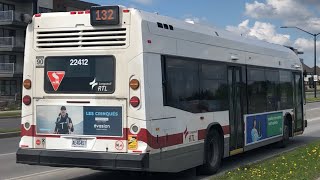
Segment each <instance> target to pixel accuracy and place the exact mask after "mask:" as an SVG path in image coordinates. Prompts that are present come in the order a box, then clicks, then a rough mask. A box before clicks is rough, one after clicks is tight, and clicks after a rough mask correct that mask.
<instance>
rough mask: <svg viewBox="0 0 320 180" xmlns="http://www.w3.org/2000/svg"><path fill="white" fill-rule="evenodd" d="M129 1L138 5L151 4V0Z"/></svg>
mask: <svg viewBox="0 0 320 180" xmlns="http://www.w3.org/2000/svg"><path fill="white" fill-rule="evenodd" d="M131 1H133V2H136V3H139V4H143V5H150V4H152V2H153V0H131Z"/></svg>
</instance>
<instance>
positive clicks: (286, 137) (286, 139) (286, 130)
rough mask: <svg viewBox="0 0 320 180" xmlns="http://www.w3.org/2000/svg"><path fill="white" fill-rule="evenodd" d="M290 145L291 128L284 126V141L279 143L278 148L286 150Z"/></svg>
mask: <svg viewBox="0 0 320 180" xmlns="http://www.w3.org/2000/svg"><path fill="white" fill-rule="evenodd" d="M288 143H289V126H288V125H287V124H285V125H284V129H283V137H282V140H281V141H280V142H279V143H278V147H280V148H285V147H287V145H288Z"/></svg>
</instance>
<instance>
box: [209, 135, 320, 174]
mask: <svg viewBox="0 0 320 180" xmlns="http://www.w3.org/2000/svg"><path fill="white" fill-rule="evenodd" d="M319 176H320V141H317V142H314V143H312V144H309V145H307V146H303V147H300V148H298V149H296V150H294V151H291V152H288V153H283V154H281V155H278V156H276V157H274V158H272V159H269V160H266V161H264V162H260V163H256V164H252V165H247V166H242V167H239V168H238V169H235V170H232V171H228V172H226V173H225V174H224V175H222V176H218V177H213V178H212V179H211V180H218V179H219V180H224V179H226V180H227V179H228V180H229V179H231V180H232V179H244V180H248V179H255V180H256V179H257V180H259V179H261V180H265V179H268V180H276V179H288V180H289V179H295V180H296V179H297V180H300V179H301V180H309V179H316V178H318V177H319Z"/></svg>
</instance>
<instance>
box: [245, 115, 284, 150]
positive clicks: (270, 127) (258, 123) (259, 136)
mask: <svg viewBox="0 0 320 180" xmlns="http://www.w3.org/2000/svg"><path fill="white" fill-rule="evenodd" d="M244 119H245V136H246V138H245V145H246V146H247V145H251V144H255V143H258V142H261V141H264V140H267V139H271V138H273V137H278V136H282V134H283V119H284V117H283V112H282V111H279V112H268V113H260V114H248V115H245V116H244Z"/></svg>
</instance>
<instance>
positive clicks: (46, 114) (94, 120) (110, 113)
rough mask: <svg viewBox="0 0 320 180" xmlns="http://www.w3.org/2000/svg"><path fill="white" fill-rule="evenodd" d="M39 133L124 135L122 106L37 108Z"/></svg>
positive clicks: (42, 106)
mask: <svg viewBox="0 0 320 180" xmlns="http://www.w3.org/2000/svg"><path fill="white" fill-rule="evenodd" d="M36 122H37V134H64V135H68V134H69V135H98V136H122V133H123V132H122V130H123V128H122V107H110V106H108V107H105V106H46V105H41V106H37V108H36Z"/></svg>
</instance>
